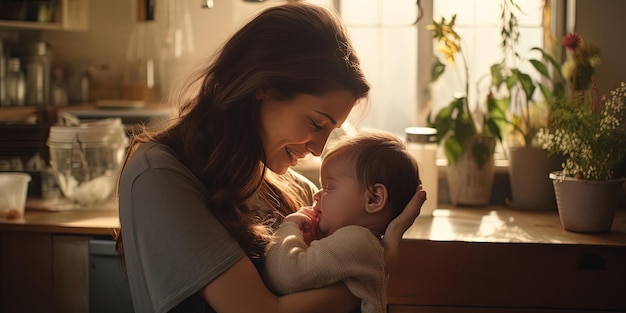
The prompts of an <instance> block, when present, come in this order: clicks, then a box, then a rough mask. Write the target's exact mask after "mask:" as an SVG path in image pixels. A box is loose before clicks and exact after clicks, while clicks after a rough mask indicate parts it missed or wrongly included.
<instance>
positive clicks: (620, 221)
mask: <svg viewBox="0 0 626 313" xmlns="http://www.w3.org/2000/svg"><path fill="white" fill-rule="evenodd" d="M41 206H42V204H41V202H40V201H39V200H34V199H29V201H28V203H27V210H26V213H25V216H24V217H23V218H19V219H15V220H7V219H2V218H0V231H22V232H50V233H66V234H85V235H111V234H112V233H113V231H114V229H116V228H118V227H119V219H118V212H117V206H116V204H115V203H114V202H113V201H110V202H107V203H105V204H103V205H100V206H98V207H95V208H91V209H75V210H59V211H45V210H41ZM404 240H405V241H410V240H419V241H425V240H426V241H460V242H477V243H479V242H483V243H499V242H500V243H534V244H572V245H608V246H622V247H626V210H624V209H620V210H618V211H617V213H616V216H615V220H614V221H613V228H612V230H611V232H608V233H600V234H582V233H574V232H569V231H566V230H563V228H562V227H561V224H560V221H559V216H558V213H557V212H556V211H521V210H514V209H511V208H508V207H506V206H489V207H454V206H451V205H441V206H439V208H438V209H437V210H435V212H434V213H433V216H432V217H429V216H420V217H419V218H417V219H416V221H415V223H414V224H413V226H411V228H409V230H407V232H406V233H405V234H404Z"/></svg>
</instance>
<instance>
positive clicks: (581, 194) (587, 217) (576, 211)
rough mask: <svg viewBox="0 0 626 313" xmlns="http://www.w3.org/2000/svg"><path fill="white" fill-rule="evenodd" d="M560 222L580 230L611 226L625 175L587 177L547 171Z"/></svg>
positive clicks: (597, 229) (565, 226)
mask: <svg viewBox="0 0 626 313" xmlns="http://www.w3.org/2000/svg"><path fill="white" fill-rule="evenodd" d="M550 178H551V179H552V183H553V185H554V192H555V195H556V202H557V206H558V210H559V218H560V220H561V225H562V226H563V228H564V229H565V230H569V231H572V232H580V233H601V232H608V231H610V230H611V227H612V224H613V219H614V218H615V210H616V209H617V205H618V203H619V195H620V192H621V188H622V184H623V183H624V180H625V179H615V180H604V181H591V180H582V179H576V178H572V177H563V176H562V175H561V172H553V173H550Z"/></svg>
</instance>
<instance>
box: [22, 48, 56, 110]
mask: <svg viewBox="0 0 626 313" xmlns="http://www.w3.org/2000/svg"><path fill="white" fill-rule="evenodd" d="M50 63H51V51H50V49H49V47H48V44H47V43H46V42H43V41H41V42H37V43H35V44H34V45H33V47H32V51H31V54H30V56H29V57H28V58H27V61H26V103H27V105H34V106H37V107H40V108H45V107H46V106H47V105H48V104H49V103H50Z"/></svg>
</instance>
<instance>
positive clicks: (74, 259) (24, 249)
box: [0, 232, 90, 313]
mask: <svg viewBox="0 0 626 313" xmlns="http://www.w3.org/2000/svg"><path fill="white" fill-rule="evenodd" d="M89 238H90V237H89V236H72V235H56V234H50V233H31V232H27V233H21V232H0V255H1V256H2V258H1V260H0V312H7V313H9V312H88V305H89V302H88V300H89V298H88V294H87V292H88V290H89V288H88V276H87V273H88V270H89V267H88V250H87V247H88V241H89Z"/></svg>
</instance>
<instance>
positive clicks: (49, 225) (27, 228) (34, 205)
mask: <svg viewBox="0 0 626 313" xmlns="http://www.w3.org/2000/svg"><path fill="white" fill-rule="evenodd" d="M119 225H120V222H119V217H118V214H117V207H116V205H115V203H114V202H113V201H110V202H106V203H104V204H101V205H99V206H96V207H93V208H89V209H85V208H76V209H71V210H70V209H68V208H67V206H61V205H58V206H56V207H55V206H52V207H50V206H48V207H45V203H43V202H41V200H38V199H29V200H28V202H27V204H26V212H25V214H24V216H22V217H21V218H17V219H6V218H4V217H0V231H19V232H46V233H57V234H78V235H113V234H114V231H115V229H117V228H119Z"/></svg>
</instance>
